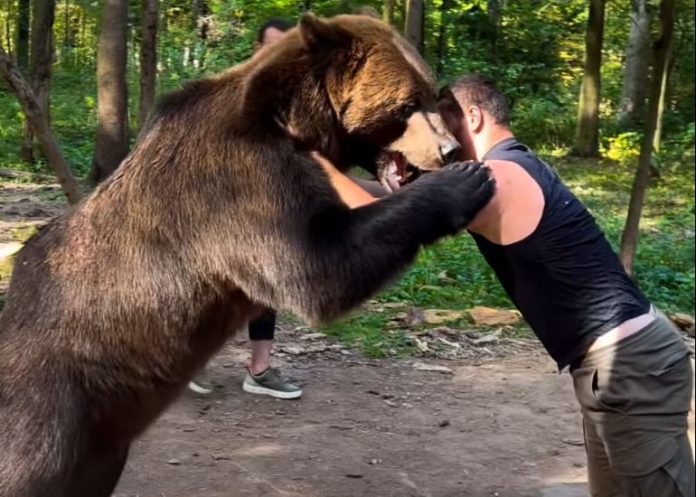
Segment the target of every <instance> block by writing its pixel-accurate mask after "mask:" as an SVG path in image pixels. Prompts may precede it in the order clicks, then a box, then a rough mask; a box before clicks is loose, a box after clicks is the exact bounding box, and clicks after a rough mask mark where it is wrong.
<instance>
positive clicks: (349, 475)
mask: <svg viewBox="0 0 696 497" xmlns="http://www.w3.org/2000/svg"><path fill="white" fill-rule="evenodd" d="M362 477H363V475H361V474H360V473H346V478H362Z"/></svg>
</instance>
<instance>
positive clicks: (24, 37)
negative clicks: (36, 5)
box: [15, 0, 31, 75]
mask: <svg viewBox="0 0 696 497" xmlns="http://www.w3.org/2000/svg"><path fill="white" fill-rule="evenodd" d="M30 9H31V4H30V3H29V0H19V1H18V3H17V35H16V42H15V47H16V59H17V67H18V68H19V70H20V72H21V73H22V74H24V75H26V71H27V68H28V67H29V19H30V18H29V12H30Z"/></svg>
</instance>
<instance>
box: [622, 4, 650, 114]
mask: <svg viewBox="0 0 696 497" xmlns="http://www.w3.org/2000/svg"><path fill="white" fill-rule="evenodd" d="M631 4H632V10H631V32H630V34H629V37H628V44H627V46H626V66H625V70H624V77H623V87H622V90H621V104H620V107H619V115H618V122H619V124H620V125H621V126H627V127H628V126H635V125H636V124H639V123H641V122H642V120H643V118H644V113H645V99H646V97H647V96H648V86H649V68H650V55H651V54H650V11H649V10H648V0H632V1H631Z"/></svg>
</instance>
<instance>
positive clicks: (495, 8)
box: [487, 0, 500, 30]
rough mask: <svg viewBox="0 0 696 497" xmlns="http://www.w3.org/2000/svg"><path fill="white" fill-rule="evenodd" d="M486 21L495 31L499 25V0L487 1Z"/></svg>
mask: <svg viewBox="0 0 696 497" xmlns="http://www.w3.org/2000/svg"><path fill="white" fill-rule="evenodd" d="M487 7H488V9H487V10H488V19H489V20H490V21H491V26H494V27H495V28H496V30H497V28H498V26H499V25H500V0H488V1H487Z"/></svg>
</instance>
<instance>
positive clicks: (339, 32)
mask: <svg viewBox="0 0 696 497" xmlns="http://www.w3.org/2000/svg"><path fill="white" fill-rule="evenodd" d="M299 29H300V34H301V35H302V39H303V40H304V42H305V44H306V45H307V47H308V48H310V49H315V48H322V47H327V46H336V45H341V44H344V43H347V42H348V41H349V40H350V36H349V35H348V33H347V32H346V31H344V30H343V29H341V28H339V27H338V26H335V25H334V24H331V23H329V22H327V21H325V20H324V19H320V18H319V17H317V16H315V15H314V14H312V13H310V12H307V13H306V14H304V15H303V16H302V17H301V18H300V22H299Z"/></svg>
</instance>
